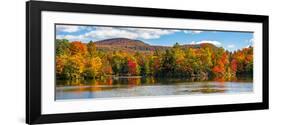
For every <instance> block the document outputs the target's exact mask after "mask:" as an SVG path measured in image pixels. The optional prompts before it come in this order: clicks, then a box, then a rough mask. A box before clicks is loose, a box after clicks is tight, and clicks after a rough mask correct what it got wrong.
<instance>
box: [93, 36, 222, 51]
mask: <svg viewBox="0 0 281 125" xmlns="http://www.w3.org/2000/svg"><path fill="white" fill-rule="evenodd" d="M94 43H95V44H96V46H97V48H98V49H101V50H126V51H154V50H167V49H169V48H171V47H172V46H155V45H149V44H148V43H145V42H143V41H141V40H134V39H128V38H112V39H105V40H99V41H95V42H94ZM180 47H181V48H205V47H208V48H218V47H217V46H215V45H213V44H211V43H201V44H185V45H180Z"/></svg>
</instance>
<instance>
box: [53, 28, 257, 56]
mask: <svg viewBox="0 0 281 125" xmlns="http://www.w3.org/2000/svg"><path fill="white" fill-rule="evenodd" d="M63 38H64V39H68V40H70V41H82V42H89V41H90V40H92V41H97V40H103V39H110V38H129V39H137V40H141V41H143V42H145V43H148V44H150V45H160V46H172V45H174V44H175V43H176V42H177V43H179V44H181V45H182V44H200V43H212V44H214V45H216V46H218V47H223V48H225V49H227V50H229V51H234V50H237V49H241V48H245V47H247V46H249V45H253V33H250V32H231V31H215V30H214V31H210V30H209V31H207V30H186V29H185V30H181V29H151V28H150V29H149V28H128V27H104V26H79V25H56V39H63Z"/></svg>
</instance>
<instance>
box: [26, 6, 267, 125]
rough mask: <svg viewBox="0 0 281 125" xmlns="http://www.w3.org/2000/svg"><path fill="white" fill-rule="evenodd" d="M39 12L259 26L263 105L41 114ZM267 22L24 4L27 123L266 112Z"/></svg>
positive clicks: (165, 11)
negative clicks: (257, 24)
mask: <svg viewBox="0 0 281 125" xmlns="http://www.w3.org/2000/svg"><path fill="white" fill-rule="evenodd" d="M41 11H59V12H79V13H99V14H114V15H134V16H149V17H169V18H179V19H208V20H221V21H238V22H239V21H241V22H257V23H262V30H263V31H262V42H263V43H262V44H263V48H262V49H263V55H262V56H263V57H262V60H263V62H262V64H263V73H262V74H263V81H262V82H263V85H262V87H263V88H262V89H263V91H262V93H263V96H262V102H260V103H241V104H225V105H209V106H191V107H169V108H153V109H137V110H120V111H101V112H86V113H67V114H48V115H44V114H42V113H41V78H42V77H43V76H41V67H42V65H41V64H42V63H41ZM268 25H269V18H268V16H264V15H247V14H230V13H216V12H199V11H183V10H168V9H153V8H136V7H120V6H107V5H106V6H105V5H90V4H77V3H62V2H46V1H45V2H42V1H28V2H27V3H26V123H27V124H40V123H58V122H74V121H88V120H104V119H120V118H137V117H151V116H168V115H183V114H197V113H213V112H230V111H244V110H258V109H268V108H269V87H268V86H269V85H268V84H269V80H268V76H269V73H268V71H269V70H268V68H269V64H268V62H269V57H268V55H269V54H268V48H269V38H268V37H269V26H268Z"/></svg>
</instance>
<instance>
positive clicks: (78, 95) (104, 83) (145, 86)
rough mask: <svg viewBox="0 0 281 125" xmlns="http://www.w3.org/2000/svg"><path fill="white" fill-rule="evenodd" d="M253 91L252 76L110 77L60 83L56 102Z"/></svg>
mask: <svg viewBox="0 0 281 125" xmlns="http://www.w3.org/2000/svg"><path fill="white" fill-rule="evenodd" d="M252 91H253V82H252V79H251V77H249V78H237V79H236V80H232V81H225V80H221V79H216V80H206V79H205V80H202V79H195V78H193V79H190V78H189V79H183V78H182V79H178V78H161V79H160V78H151V77H130V78H128V77H107V78H102V79H99V80H88V81H86V80H72V81H67V80H57V82H56V100H61V99H87V98H113V97H134V96H161V95H188V94H189V95H191V94H212V93H240V92H252Z"/></svg>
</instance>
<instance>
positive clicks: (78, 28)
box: [54, 24, 254, 100]
mask: <svg viewBox="0 0 281 125" xmlns="http://www.w3.org/2000/svg"><path fill="white" fill-rule="evenodd" d="M253 45H254V39H253V32H244V31H219V30H205V29H171V28H146V27H124V26H98V25H79V24H77V25H73V24H71V25H70V24H56V26H55V67H54V68H55V100H68V99H69V100H70V99H97V98H124V97H144V96H175V95H203V94H204V95H211V94H240V93H247V92H253V60H254V59H253V49H254V46H253ZM195 98H196V97H195Z"/></svg>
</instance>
